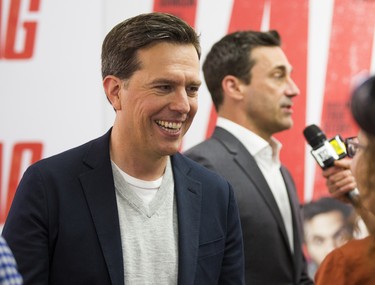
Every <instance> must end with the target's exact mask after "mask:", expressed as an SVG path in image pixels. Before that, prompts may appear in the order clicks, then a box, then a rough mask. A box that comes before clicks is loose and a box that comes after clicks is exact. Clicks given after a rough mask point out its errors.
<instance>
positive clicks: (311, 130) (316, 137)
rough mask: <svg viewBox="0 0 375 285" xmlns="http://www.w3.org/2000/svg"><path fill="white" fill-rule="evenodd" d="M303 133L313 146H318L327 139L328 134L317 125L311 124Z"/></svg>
mask: <svg viewBox="0 0 375 285" xmlns="http://www.w3.org/2000/svg"><path fill="white" fill-rule="evenodd" d="M303 135H304V136H305V139H306V140H307V142H308V143H309V145H310V146H311V147H312V148H316V147H318V146H319V145H320V144H321V143H323V142H324V141H326V140H327V137H326V135H325V134H324V133H323V131H322V130H321V129H320V128H319V127H318V126H317V125H310V126H308V127H306V128H305V129H304V130H303Z"/></svg>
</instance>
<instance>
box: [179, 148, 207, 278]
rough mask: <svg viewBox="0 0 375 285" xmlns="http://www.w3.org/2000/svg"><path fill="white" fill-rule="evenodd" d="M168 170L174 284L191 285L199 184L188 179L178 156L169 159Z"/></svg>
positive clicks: (196, 253) (196, 229)
mask: <svg viewBox="0 0 375 285" xmlns="http://www.w3.org/2000/svg"><path fill="white" fill-rule="evenodd" d="M172 167H173V175H174V182H175V193H176V199H177V213H178V232H179V233H178V234H179V238H178V239H179V265H178V284H180V285H183V284H193V283H194V276H195V268H196V265H197V260H198V247H199V228H200V213H201V198H202V196H201V195H202V194H201V191H202V189H201V184H200V183H199V182H198V181H196V180H193V179H191V178H190V177H189V176H188V172H189V170H190V169H189V167H187V166H186V164H185V163H184V161H183V160H182V158H181V155H180V154H176V155H174V156H173V157H172Z"/></svg>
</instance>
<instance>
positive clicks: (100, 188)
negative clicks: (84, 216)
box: [80, 131, 124, 285]
mask: <svg viewBox="0 0 375 285" xmlns="http://www.w3.org/2000/svg"><path fill="white" fill-rule="evenodd" d="M109 136H110V131H109V132H108V133H107V134H106V135H105V136H103V137H102V138H99V139H98V140H96V141H94V142H93V144H92V147H91V148H90V150H89V152H88V154H87V156H86V158H85V161H84V162H85V163H86V164H87V165H88V166H89V167H90V168H91V170H89V171H87V172H85V173H83V174H82V175H81V176H80V180H81V183H82V187H83V190H84V194H85V196H86V199H87V203H88V206H89V209H90V212H91V215H92V219H93V222H94V224H95V228H96V231H97V234H98V239H99V242H100V245H101V248H102V251H103V255H104V259H105V261H106V263H107V267H108V272H109V275H110V278H111V283H112V284H113V285H123V284H124V267H123V257H122V247H121V234H120V226H119V219H118V211H117V204H116V194H115V186H114V182H113V174H112V168H111V164H110V157H109Z"/></svg>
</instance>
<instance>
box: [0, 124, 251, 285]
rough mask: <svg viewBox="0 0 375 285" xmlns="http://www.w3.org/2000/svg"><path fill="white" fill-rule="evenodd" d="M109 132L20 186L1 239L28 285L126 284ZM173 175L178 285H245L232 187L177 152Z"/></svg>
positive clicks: (49, 162) (39, 168) (37, 169)
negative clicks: (177, 250) (176, 224)
mask: <svg viewBox="0 0 375 285" xmlns="http://www.w3.org/2000/svg"><path fill="white" fill-rule="evenodd" d="M110 132H111V131H109V132H108V133H107V134H105V135H104V136H102V137H100V138H98V139H96V140H93V141H90V142H88V143H86V144H84V145H82V146H80V147H77V148H74V149H71V150H68V151H66V152H63V153H61V154H58V155H56V156H53V157H50V158H47V159H43V160H41V161H39V162H37V163H35V164H34V165H32V166H30V167H29V168H28V169H27V171H26V172H25V174H24V176H23V178H22V179H21V182H20V184H19V187H18V189H17V192H16V195H15V197H14V200H13V203H12V206H11V209H10V212H9V214H8V217H7V220H6V223H5V226H4V229H3V235H4V237H5V238H6V239H7V241H8V243H9V246H10V248H11V249H12V251H13V253H14V255H15V258H16V261H17V263H18V267H19V271H20V273H21V274H22V275H23V277H24V281H25V285H28V284H33V285H36V284H50V285H55V284H67V285H72V284H90V285H95V284H97V285H106V284H113V285H123V284H124V269H123V255H122V249H121V237H120V227H119V218H118V211H117V204H116V195H115V186H114V181H113V174H112V168H111V161H110V154H109V140H110ZM172 168H173V175H174V181H175V195H176V201H177V214H178V241H179V244H178V246H179V252H178V256H179V258H178V262H179V264H178V284H181V285H188V284H200V285H201V284H204V285H209V284H236V285H237V284H244V283H243V282H244V281H243V279H244V278H243V276H244V269H243V267H244V266H243V262H244V258H243V244H242V232H241V225H240V220H239V215H238V208H237V204H236V201H235V198H234V194H233V190H232V188H231V186H230V184H229V183H228V182H227V181H226V180H224V179H223V178H221V177H220V176H218V175H217V174H215V173H213V172H211V171H209V170H207V169H205V168H204V167H202V166H200V165H198V164H197V163H195V162H193V161H192V160H190V159H188V158H186V157H184V156H182V155H181V154H178V153H177V154H175V155H173V156H172ZM125 234H126V233H125ZM156 281H157V280H156ZM155 283H156V284H157V282H155Z"/></svg>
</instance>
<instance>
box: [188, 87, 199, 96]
mask: <svg viewBox="0 0 375 285" xmlns="http://www.w3.org/2000/svg"><path fill="white" fill-rule="evenodd" d="M198 90H199V86H189V87H187V88H186V92H187V93H188V94H197V93H198Z"/></svg>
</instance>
